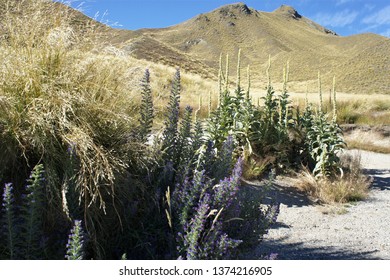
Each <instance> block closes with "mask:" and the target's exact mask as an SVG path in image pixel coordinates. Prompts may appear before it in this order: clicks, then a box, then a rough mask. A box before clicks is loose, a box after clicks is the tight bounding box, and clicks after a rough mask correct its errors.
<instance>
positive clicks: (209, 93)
mask: <svg viewBox="0 0 390 280" xmlns="http://www.w3.org/2000/svg"><path fill="white" fill-rule="evenodd" d="M210 116H211V91H209V117H210Z"/></svg>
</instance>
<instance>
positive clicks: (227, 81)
mask: <svg viewBox="0 0 390 280" xmlns="http://www.w3.org/2000/svg"><path fill="white" fill-rule="evenodd" d="M225 90H226V92H228V91H229V54H227V55H226V75H225Z"/></svg>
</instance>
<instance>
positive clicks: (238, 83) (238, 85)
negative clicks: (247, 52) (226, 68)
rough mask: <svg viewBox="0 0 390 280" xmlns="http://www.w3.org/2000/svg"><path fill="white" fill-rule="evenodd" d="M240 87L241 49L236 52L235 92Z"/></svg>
mask: <svg viewBox="0 0 390 280" xmlns="http://www.w3.org/2000/svg"><path fill="white" fill-rule="evenodd" d="M240 87H241V49H239V50H238V58H237V91H239V90H240Z"/></svg>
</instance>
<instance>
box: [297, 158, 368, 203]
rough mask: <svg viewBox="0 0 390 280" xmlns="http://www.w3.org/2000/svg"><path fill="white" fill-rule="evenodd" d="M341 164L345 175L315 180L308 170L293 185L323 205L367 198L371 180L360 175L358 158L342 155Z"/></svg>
mask: <svg viewBox="0 0 390 280" xmlns="http://www.w3.org/2000/svg"><path fill="white" fill-rule="evenodd" d="M341 163H342V166H343V169H344V170H345V173H344V175H343V176H340V177H338V176H337V177H326V178H320V179H317V178H315V177H314V176H313V174H312V173H311V172H310V171H308V170H303V171H301V172H300V173H299V174H298V176H297V178H296V179H295V185H296V186H297V187H298V188H299V189H301V190H303V191H305V192H306V193H308V194H309V195H310V196H311V197H313V198H315V199H319V201H320V202H323V203H346V202H351V201H358V200H363V199H365V198H366V197H367V194H368V188H369V186H370V184H371V180H370V179H369V178H368V177H367V176H366V175H364V174H363V173H362V170H361V165H360V156H359V155H355V156H349V155H344V156H343V157H341Z"/></svg>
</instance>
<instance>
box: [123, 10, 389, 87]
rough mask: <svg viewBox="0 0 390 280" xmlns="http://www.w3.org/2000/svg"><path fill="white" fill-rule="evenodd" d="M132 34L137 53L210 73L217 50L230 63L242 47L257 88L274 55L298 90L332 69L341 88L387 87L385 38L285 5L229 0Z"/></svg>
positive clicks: (275, 70)
mask: <svg viewBox="0 0 390 280" xmlns="http://www.w3.org/2000/svg"><path fill="white" fill-rule="evenodd" d="M129 37H131V39H130V40H128V41H126V42H125V46H126V47H125V49H127V50H131V53H132V54H133V55H134V56H136V57H137V58H145V59H147V60H152V61H159V62H162V63H167V64H170V65H174V64H176V65H178V66H181V67H184V68H185V69H187V70H190V71H194V72H197V73H201V74H203V75H204V74H205V72H206V73H209V72H210V69H212V70H211V71H212V75H211V76H216V74H217V68H218V59H219V55H220V53H226V54H229V55H231V57H233V59H232V63H234V62H235V61H236V59H235V56H236V54H237V52H238V49H242V53H243V57H242V63H243V65H246V64H250V65H251V69H252V70H253V72H254V73H253V74H254V75H255V76H256V80H259V81H260V82H259V83H258V84H257V86H258V87H259V88H262V87H263V86H264V85H265V75H264V72H265V68H266V64H267V60H268V56H269V55H271V58H272V61H273V66H272V69H271V75H272V76H273V80H274V81H275V82H279V81H281V79H282V74H281V73H282V70H281V69H282V68H283V65H284V64H285V63H286V62H287V61H288V60H289V61H290V69H291V71H290V72H291V74H290V79H291V86H292V88H293V89H294V90H297V91H302V90H306V81H310V80H311V82H310V83H309V88H310V90H313V91H314V90H315V85H316V82H315V79H316V77H317V71H321V73H322V76H323V77H324V84H326V83H328V84H330V81H331V79H332V77H333V75H336V78H337V81H338V89H339V90H340V91H345V92H355V93H358V92H359V93H384V92H386V93H390V88H389V85H388V77H389V76H390V69H389V63H388V62H389V59H390V39H388V38H385V37H382V36H379V35H375V34H360V35H355V36H348V37H342V36H338V35H337V34H335V33H334V32H333V31H331V30H328V29H326V28H324V27H322V26H320V25H319V24H317V23H315V22H313V21H311V20H310V19H308V18H305V17H303V16H301V15H300V14H299V13H298V12H297V11H296V10H295V9H294V8H292V7H289V6H281V7H280V8H279V9H277V10H275V11H274V12H271V13H269V12H261V11H257V10H255V9H252V8H249V7H248V6H246V5H245V4H243V3H238V4H232V5H227V6H223V7H221V8H219V9H216V10H214V11H212V12H210V13H207V14H201V15H198V16H197V17H195V18H192V19H190V20H188V21H186V22H183V23H181V24H178V25H175V26H172V27H169V28H163V29H143V30H138V31H136V32H135V33H133V34H132V36H129ZM124 41H125V40H124ZM205 65H207V66H208V67H205ZM209 68H210V69H209ZM233 70H234V69H232V73H233ZM312 87H313V88H312Z"/></svg>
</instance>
